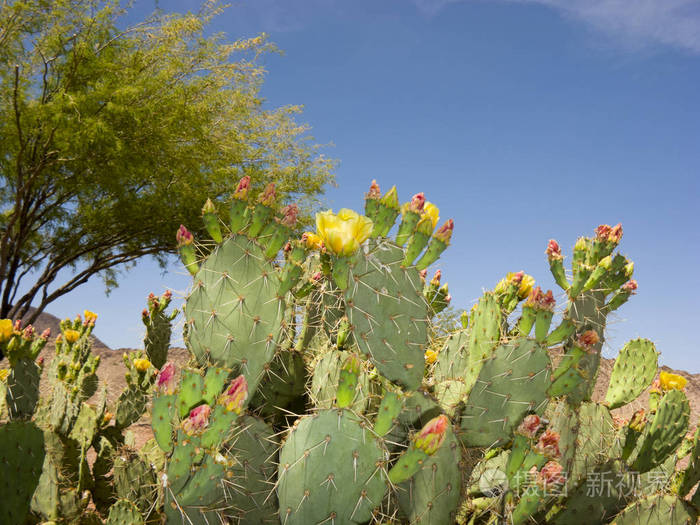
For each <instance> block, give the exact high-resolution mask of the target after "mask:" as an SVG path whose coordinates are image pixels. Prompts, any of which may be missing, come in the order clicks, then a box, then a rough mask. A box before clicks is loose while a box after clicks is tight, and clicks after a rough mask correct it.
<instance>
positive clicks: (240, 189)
mask: <svg viewBox="0 0 700 525" xmlns="http://www.w3.org/2000/svg"><path fill="white" fill-rule="evenodd" d="M249 189H250V177H249V176H248V175H246V176H245V177H243V178H242V179H241V180H240V181H238V186H236V191H235V192H234V194H233V198H234V199H238V200H240V201H244V200H246V199H248V190H249Z"/></svg>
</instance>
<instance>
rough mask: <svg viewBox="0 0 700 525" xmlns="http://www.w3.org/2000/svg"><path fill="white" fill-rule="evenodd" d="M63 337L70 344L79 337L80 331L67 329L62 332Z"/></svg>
mask: <svg viewBox="0 0 700 525" xmlns="http://www.w3.org/2000/svg"><path fill="white" fill-rule="evenodd" d="M63 337H65V338H66V341H68V342H69V343H70V344H73V343H75V342H76V341H77V340H78V339H79V338H80V332H78V331H77V330H70V329H68V330H66V331H65V332H63Z"/></svg>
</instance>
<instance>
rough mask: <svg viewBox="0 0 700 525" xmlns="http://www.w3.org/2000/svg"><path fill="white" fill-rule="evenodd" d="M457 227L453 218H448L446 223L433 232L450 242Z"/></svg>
mask: <svg viewBox="0 0 700 525" xmlns="http://www.w3.org/2000/svg"><path fill="white" fill-rule="evenodd" d="M454 228H455V223H454V221H453V220H452V219H448V220H447V221H446V222H445V224H443V225H442V226H440V227H439V228H438V229H437V231H436V232H435V233H434V234H433V236H434V237H435V238H436V239H438V240H440V241H442V242H444V243H445V244H449V243H450V239H451V238H452V231H453V230H454Z"/></svg>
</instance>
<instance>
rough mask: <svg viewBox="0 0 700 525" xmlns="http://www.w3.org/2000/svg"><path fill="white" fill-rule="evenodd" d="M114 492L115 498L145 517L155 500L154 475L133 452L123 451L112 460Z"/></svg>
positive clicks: (148, 466)
mask: <svg viewBox="0 0 700 525" xmlns="http://www.w3.org/2000/svg"><path fill="white" fill-rule="evenodd" d="M113 476H114V477H113V483H114V491H115V493H116V496H117V498H120V499H125V500H128V501H130V502H131V503H133V504H134V505H135V506H136V508H137V509H138V511H139V512H140V513H141V514H142V515H144V516H145V515H147V514H148V511H149V509H151V507H152V506H153V502H154V501H155V500H156V499H157V493H158V487H157V486H156V482H157V481H156V473H155V472H154V470H153V469H152V468H151V466H150V465H149V464H148V463H147V462H146V461H145V460H144V459H143V458H142V457H141V456H140V455H139V454H136V453H135V452H134V451H133V450H128V449H123V450H121V451H120V452H119V453H118V454H117V455H116V457H115V459H114V472H113Z"/></svg>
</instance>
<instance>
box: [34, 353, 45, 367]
mask: <svg viewBox="0 0 700 525" xmlns="http://www.w3.org/2000/svg"><path fill="white" fill-rule="evenodd" d="M36 364H37V365H39V367H40V368H42V367H43V366H44V356H43V355H40V356H39V357H38V358H37V360H36Z"/></svg>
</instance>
